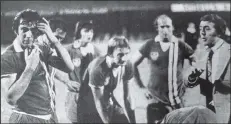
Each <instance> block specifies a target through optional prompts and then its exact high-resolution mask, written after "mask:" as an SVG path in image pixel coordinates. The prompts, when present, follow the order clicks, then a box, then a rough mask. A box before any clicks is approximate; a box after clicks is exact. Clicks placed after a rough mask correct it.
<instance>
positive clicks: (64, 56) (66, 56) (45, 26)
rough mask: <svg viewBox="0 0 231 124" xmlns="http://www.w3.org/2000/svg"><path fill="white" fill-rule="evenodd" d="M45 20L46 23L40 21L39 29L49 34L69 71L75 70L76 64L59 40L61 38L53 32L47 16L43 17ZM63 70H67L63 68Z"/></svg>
mask: <svg viewBox="0 0 231 124" xmlns="http://www.w3.org/2000/svg"><path fill="white" fill-rule="evenodd" d="M43 20H44V21H45V22H46V23H39V24H38V26H37V27H38V29H39V30H41V31H43V32H44V33H45V34H46V35H47V37H48V39H49V41H50V42H51V43H52V44H54V46H55V48H56V51H57V53H58V55H60V57H61V58H62V60H63V61H64V63H65V65H66V66H67V69H68V71H69V72H72V71H73V70H74V65H73V63H72V61H71V57H70V55H69V53H68V51H67V50H66V49H65V48H64V47H63V45H62V44H61V43H60V42H59V40H58V39H57V38H56V37H55V35H54V34H53V32H52V30H51V28H50V25H49V22H48V21H47V20H46V19H45V18H43ZM63 71H66V70H63Z"/></svg>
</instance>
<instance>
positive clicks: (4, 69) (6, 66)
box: [1, 55, 17, 77]
mask: <svg viewBox="0 0 231 124" xmlns="http://www.w3.org/2000/svg"><path fill="white" fill-rule="evenodd" d="M13 73H17V72H16V69H15V61H14V59H13V57H12V56H8V55H1V77H2V76H4V75H7V74H13Z"/></svg>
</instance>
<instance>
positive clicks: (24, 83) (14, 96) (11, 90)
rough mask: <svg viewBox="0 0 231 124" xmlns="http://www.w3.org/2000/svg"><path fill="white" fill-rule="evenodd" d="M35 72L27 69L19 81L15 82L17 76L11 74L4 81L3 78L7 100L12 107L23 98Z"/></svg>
mask: <svg viewBox="0 0 231 124" xmlns="http://www.w3.org/2000/svg"><path fill="white" fill-rule="evenodd" d="M33 72H34V70H32V69H30V68H26V69H25V70H24V71H23V73H22V75H21V76H20V78H19V79H18V80H17V81H15V79H16V75H13V74H10V75H8V76H7V77H5V78H3V79H2V78H1V81H3V82H4V86H5V89H6V100H7V102H8V103H9V104H10V105H15V104H16V103H17V100H18V99H19V98H20V97H22V95H23V94H24V92H25V91H26V89H27V87H28V86H29V84H30V81H31V78H32V75H33ZM4 80H5V81H6V82H5V81H4Z"/></svg>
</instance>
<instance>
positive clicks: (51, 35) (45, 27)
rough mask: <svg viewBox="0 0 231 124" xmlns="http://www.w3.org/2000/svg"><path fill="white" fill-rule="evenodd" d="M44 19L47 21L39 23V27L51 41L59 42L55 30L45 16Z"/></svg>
mask: <svg viewBox="0 0 231 124" xmlns="http://www.w3.org/2000/svg"><path fill="white" fill-rule="evenodd" d="M43 20H44V22H45V23H38V25H37V27H38V29H39V30H40V31H42V32H43V33H45V34H46V35H47V38H48V39H49V41H50V42H51V43H57V42H59V40H58V39H57V38H56V37H55V35H54V33H53V31H52V30H51V27H50V24H49V22H48V21H47V20H46V19H45V18H43Z"/></svg>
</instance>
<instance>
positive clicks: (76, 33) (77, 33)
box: [74, 20, 94, 40]
mask: <svg viewBox="0 0 231 124" xmlns="http://www.w3.org/2000/svg"><path fill="white" fill-rule="evenodd" d="M83 28H86V29H88V30H90V29H94V27H93V21H92V20H89V21H79V22H77V23H76V25H75V31H74V40H77V39H80V38H81V34H80V31H81V29H83Z"/></svg>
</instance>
